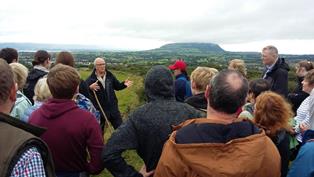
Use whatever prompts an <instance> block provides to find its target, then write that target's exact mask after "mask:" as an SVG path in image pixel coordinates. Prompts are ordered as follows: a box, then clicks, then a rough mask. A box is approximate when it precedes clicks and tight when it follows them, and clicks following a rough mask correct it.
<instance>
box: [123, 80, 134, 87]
mask: <svg viewBox="0 0 314 177" xmlns="http://www.w3.org/2000/svg"><path fill="white" fill-rule="evenodd" d="M124 85H125V86H126V87H131V86H132V85H133V81H130V80H129V79H126V80H125V81H124Z"/></svg>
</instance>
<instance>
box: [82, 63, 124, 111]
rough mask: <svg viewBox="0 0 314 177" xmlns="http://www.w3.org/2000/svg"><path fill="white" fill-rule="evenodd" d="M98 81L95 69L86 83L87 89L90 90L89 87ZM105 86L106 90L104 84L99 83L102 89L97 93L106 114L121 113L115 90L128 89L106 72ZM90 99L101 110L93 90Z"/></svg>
mask: <svg viewBox="0 0 314 177" xmlns="http://www.w3.org/2000/svg"><path fill="white" fill-rule="evenodd" d="M96 81H97V77H96V74H95V69H94V71H93V72H92V74H91V75H90V76H89V77H88V78H87V79H86V81H85V83H86V85H87V87H88V88H89V86H90V85H91V84H92V83H94V82H96ZM105 84H106V88H105V89H104V88H103V86H102V84H100V83H98V85H99V87H100V89H99V90H97V91H96V95H97V97H98V100H99V102H100V104H101V106H102V108H103V109H104V111H105V112H106V114H108V113H112V112H113V113H115V112H119V108H118V99H117V97H116V94H115V90H122V89H124V88H126V86H125V85H124V81H123V82H120V81H118V80H117V78H116V77H115V76H114V75H113V74H112V73H111V72H110V71H106V80H105ZM89 90H90V89H89ZM90 98H91V101H92V102H93V104H94V106H95V108H96V109H97V110H99V106H98V104H97V102H96V99H95V96H94V93H93V92H92V91H91V90H90Z"/></svg>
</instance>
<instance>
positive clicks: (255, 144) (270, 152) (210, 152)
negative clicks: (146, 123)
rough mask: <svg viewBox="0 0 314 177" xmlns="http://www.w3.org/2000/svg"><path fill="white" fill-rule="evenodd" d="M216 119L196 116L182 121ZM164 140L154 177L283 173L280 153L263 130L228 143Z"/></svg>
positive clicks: (271, 175)
mask: <svg viewBox="0 0 314 177" xmlns="http://www.w3.org/2000/svg"><path fill="white" fill-rule="evenodd" d="M191 123H213V122H212V121H211V120H209V119H204V118H202V119H193V120H188V121H186V122H184V123H182V124H180V125H179V126H178V127H176V129H177V128H182V127H184V126H186V125H189V124H191ZM176 132H177V131H174V132H173V133H172V134H171V136H170V138H169V140H168V141H167V142H166V143H165V145H164V149H163V152H162V155H161V158H160V160H159V163H158V166H157V168H156V170H155V175H154V177H175V176H177V177H185V176H186V177H198V176H204V177H231V176H232V177H244V176H245V177H280V155H279V153H278V150H277V148H276V146H275V145H274V144H273V142H272V141H271V139H269V138H268V137H267V136H266V135H265V133H264V131H261V132H260V133H258V134H254V135H251V136H248V137H245V138H238V139H234V140H231V141H229V142H228V143H225V144H224V143H200V144H176V142H175V136H176Z"/></svg>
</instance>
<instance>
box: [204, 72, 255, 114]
mask: <svg viewBox="0 0 314 177" xmlns="http://www.w3.org/2000/svg"><path fill="white" fill-rule="evenodd" d="M209 85H210V91H209V105H210V107H212V108H213V109H215V110H216V111H219V112H224V113H227V114H234V113H236V112H237V110H238V109H239V108H240V107H241V106H243V105H244V103H245V99H246V96H247V94H248V90H249V86H248V81H247V80H246V79H245V78H244V77H243V76H242V74H241V73H239V72H237V71H234V70H223V71H221V72H219V73H218V74H217V75H216V76H215V77H214V78H213V79H212V80H211V82H210V84H209Z"/></svg>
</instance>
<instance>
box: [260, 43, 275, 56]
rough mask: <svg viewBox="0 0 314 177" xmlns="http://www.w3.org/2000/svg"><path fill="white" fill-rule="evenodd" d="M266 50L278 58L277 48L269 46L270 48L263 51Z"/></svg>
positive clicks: (267, 47)
mask: <svg viewBox="0 0 314 177" xmlns="http://www.w3.org/2000/svg"><path fill="white" fill-rule="evenodd" d="M264 50H268V51H269V52H271V53H272V54H275V55H276V56H278V49H277V48H276V47H275V46H273V45H268V46H266V47H264V48H263V51H264Z"/></svg>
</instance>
